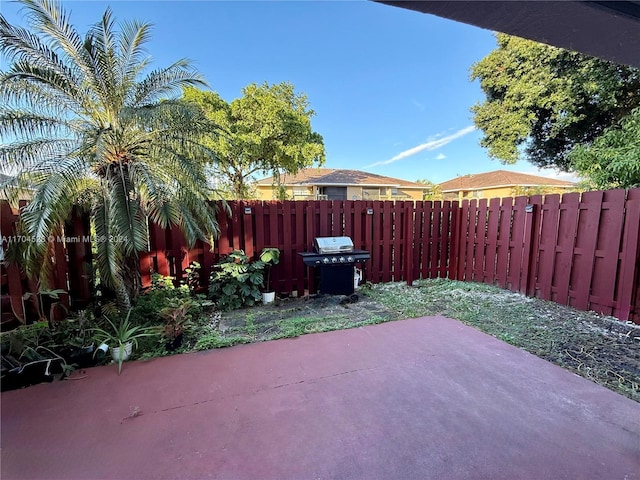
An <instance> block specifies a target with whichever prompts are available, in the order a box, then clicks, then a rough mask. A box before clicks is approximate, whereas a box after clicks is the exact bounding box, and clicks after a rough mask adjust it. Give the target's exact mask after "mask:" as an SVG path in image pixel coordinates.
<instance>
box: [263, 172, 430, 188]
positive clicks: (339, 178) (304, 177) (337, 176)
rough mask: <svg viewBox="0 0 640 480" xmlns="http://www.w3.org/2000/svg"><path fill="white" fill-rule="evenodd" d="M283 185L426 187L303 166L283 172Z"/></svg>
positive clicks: (268, 180)
mask: <svg viewBox="0 0 640 480" xmlns="http://www.w3.org/2000/svg"><path fill="white" fill-rule="evenodd" d="M281 182H282V184H283V185H324V186H349V185H358V186H363V187H365V186H371V187H404V188H420V189H424V188H426V186H425V185H422V184H421V183H415V182H409V181H407V180H402V179H399V178H393V177H384V176H382V175H376V174H375V173H369V172H363V171H360V170H343V169H337V168H305V169H304V170H300V171H299V172H298V173H297V174H296V175H290V174H284V175H282V177H281ZM257 184H258V185H263V186H266V185H268V186H271V185H273V177H267V178H263V179H262V180H258V182H257Z"/></svg>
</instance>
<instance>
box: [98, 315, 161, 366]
mask: <svg viewBox="0 0 640 480" xmlns="http://www.w3.org/2000/svg"><path fill="white" fill-rule="evenodd" d="M130 316H131V310H129V311H128V312H127V315H126V316H125V317H124V318H122V319H121V320H120V322H118V323H114V322H112V321H111V320H110V319H109V318H108V317H106V316H105V317H104V319H105V320H106V323H107V325H106V326H105V328H101V327H95V328H93V329H92V331H93V332H95V334H96V339H97V340H98V341H99V342H101V343H106V344H107V345H109V347H110V348H120V349H124V348H125V347H126V346H127V344H129V343H131V344H133V346H135V347H137V346H138V339H140V338H144V337H151V336H155V335H157V333H158V329H157V328H156V327H142V326H140V325H133V324H132V323H131V321H130ZM121 352H122V350H121ZM123 361H124V360H123V356H122V355H120V356H119V358H118V375H119V374H120V372H121V371H122V362H123Z"/></svg>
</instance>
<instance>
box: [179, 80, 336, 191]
mask: <svg viewBox="0 0 640 480" xmlns="http://www.w3.org/2000/svg"><path fill="white" fill-rule="evenodd" d="M242 94H243V96H242V97H240V98H237V99H235V100H233V101H232V102H231V103H227V102H226V101H225V100H223V99H222V98H221V97H220V96H219V95H218V94H217V93H215V92H209V91H202V90H199V89H197V88H186V89H185V90H184V99H185V100H186V101H188V102H192V103H195V104H197V105H199V106H200V107H201V108H202V109H203V110H204V111H205V112H206V115H207V117H208V118H209V119H210V120H212V121H213V122H215V123H216V124H217V125H219V126H220V128H221V132H220V134H214V135H210V136H208V137H207V140H206V143H207V145H208V146H209V147H210V148H211V149H212V150H214V151H215V152H216V155H217V157H218V159H219V161H218V163H217V164H216V165H215V166H214V176H215V177H216V178H217V179H219V180H220V181H221V182H222V185H221V189H222V190H226V191H227V192H228V195H229V197H230V198H236V199H245V198H251V197H252V195H253V193H252V178H253V177H252V176H253V175H254V174H256V173H257V172H259V171H262V172H264V173H267V172H269V173H271V174H272V175H273V176H274V178H276V183H277V179H279V178H280V174H281V173H296V172H297V171H298V170H299V169H301V168H306V167H310V166H312V165H313V164H318V165H322V164H323V163H324V159H325V152H324V144H323V140H322V136H321V135H320V134H318V133H316V132H314V131H313V130H312V128H311V118H312V117H313V116H314V112H313V110H311V109H310V108H309V102H308V100H307V97H306V95H303V94H297V93H295V91H294V87H293V85H291V84H290V83H286V82H285V83H279V84H276V85H268V84H267V83H264V84H262V85H256V84H251V85H249V86H247V87H245V88H244V89H243V90H242Z"/></svg>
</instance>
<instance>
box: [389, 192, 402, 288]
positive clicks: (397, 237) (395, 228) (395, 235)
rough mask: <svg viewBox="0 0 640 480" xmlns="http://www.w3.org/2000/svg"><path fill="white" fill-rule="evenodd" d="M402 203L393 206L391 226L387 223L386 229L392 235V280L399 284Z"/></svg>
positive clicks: (400, 271) (400, 276) (400, 274)
mask: <svg viewBox="0 0 640 480" xmlns="http://www.w3.org/2000/svg"><path fill="white" fill-rule="evenodd" d="M403 210H404V202H402V201H396V202H394V204H393V213H392V216H393V221H392V222H391V224H389V223H387V227H386V229H388V230H391V234H392V242H393V244H392V252H393V253H392V265H393V267H392V268H393V280H394V281H395V282H399V281H401V280H402V279H403V272H402V270H403V266H404V264H403V261H402V243H403V233H404V230H405V225H404V220H405V219H404V218H403V217H404V215H403Z"/></svg>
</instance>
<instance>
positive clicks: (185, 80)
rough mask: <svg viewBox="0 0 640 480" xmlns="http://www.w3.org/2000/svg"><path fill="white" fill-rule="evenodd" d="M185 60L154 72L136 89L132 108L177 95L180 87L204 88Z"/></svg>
mask: <svg viewBox="0 0 640 480" xmlns="http://www.w3.org/2000/svg"><path fill="white" fill-rule="evenodd" d="M206 85H207V83H206V81H205V79H204V77H203V76H202V75H200V74H199V73H197V72H196V71H195V70H194V69H193V68H192V67H191V64H190V63H189V61H188V60H187V59H182V60H178V61H177V62H175V63H174V64H172V65H171V66H169V67H167V68H161V69H157V70H154V71H153V72H151V73H150V74H149V75H147V77H146V78H145V79H144V80H142V81H141V82H140V83H139V84H138V85H137V88H136V93H135V95H134V97H133V104H132V105H133V106H137V107H141V106H144V105H148V104H153V103H155V102H158V101H159V100H161V99H162V98H163V97H166V96H172V95H177V94H178V93H180V92H181V89H182V87H189V86H206Z"/></svg>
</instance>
